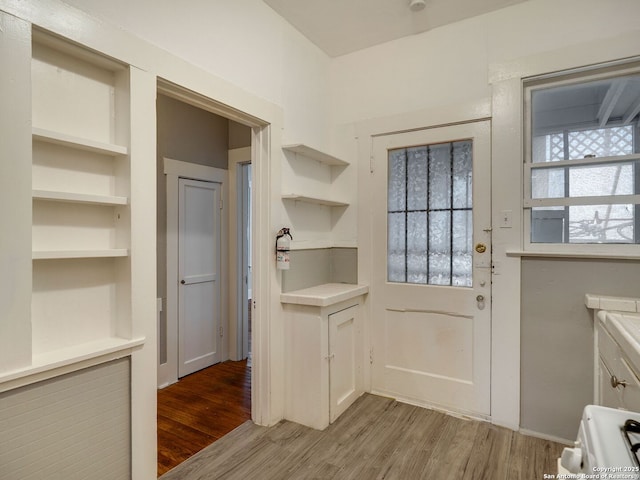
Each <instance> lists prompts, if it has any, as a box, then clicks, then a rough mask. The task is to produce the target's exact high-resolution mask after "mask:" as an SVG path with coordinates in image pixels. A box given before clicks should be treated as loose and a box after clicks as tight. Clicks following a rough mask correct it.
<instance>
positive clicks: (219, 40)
mask: <svg viewBox="0 0 640 480" xmlns="http://www.w3.org/2000/svg"><path fill="white" fill-rule="evenodd" d="M65 3H67V4H69V5H73V6H75V7H77V8H79V9H80V10H83V11H85V12H88V13H89V14H91V15H92V16H94V17H97V18H100V19H102V20H104V21H105V22H108V23H111V24H113V25H116V26H118V27H120V28H122V29H124V30H127V31H129V32H132V33H133V34H134V35H136V36H138V37H140V38H143V39H144V40H147V41H148V42H150V43H152V44H154V45H157V46H158V47H160V48H162V49H163V50H166V51H168V52H170V53H172V54H174V55H176V56H178V57H180V58H183V59H185V60H186V61H187V62H189V63H191V64H193V65H197V66H199V67H201V68H203V69H204V70H206V71H208V72H211V73H213V74H215V75H216V76H218V77H220V78H223V79H225V80H227V81H229V82H230V83H233V84H234V85H237V86H238V87H240V88H242V89H244V90H246V91H247V92H250V93H252V94H254V95H256V96H258V97H261V98H264V99H265V100H268V101H269V102H272V103H274V104H276V105H280V106H281V107H282V108H283V110H284V112H285V116H284V143H285V144H286V143H291V142H305V143H310V144H311V145H314V146H317V147H319V148H328V147H327V145H326V143H327V140H328V118H327V114H328V108H329V106H328V104H327V101H326V98H327V96H328V93H329V88H328V81H327V79H328V68H329V64H330V60H329V58H328V57H327V56H326V55H325V54H324V53H323V52H322V51H320V50H319V49H318V48H317V47H316V46H315V45H313V44H312V43H311V42H309V41H308V40H307V39H306V38H305V37H304V36H302V35H301V34H300V33H299V32H298V31H297V30H295V29H294V28H293V27H292V26H291V25H289V24H288V23H286V22H285V21H284V20H283V19H282V18H281V17H280V16H278V15H277V14H276V13H275V12H274V11H273V10H272V9H271V8H270V7H268V6H267V5H266V4H265V3H264V2H263V1H262V0H233V1H210V0H196V1H192V2H188V3H180V2H176V1H175V0H136V1H130V0H111V1H108V2H105V1H103V0H65Z"/></svg>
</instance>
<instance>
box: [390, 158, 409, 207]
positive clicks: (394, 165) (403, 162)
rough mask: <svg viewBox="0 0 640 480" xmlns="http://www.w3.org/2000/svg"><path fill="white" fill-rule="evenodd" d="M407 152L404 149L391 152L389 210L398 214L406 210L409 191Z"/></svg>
mask: <svg viewBox="0 0 640 480" xmlns="http://www.w3.org/2000/svg"><path fill="white" fill-rule="evenodd" d="M406 168H407V151H406V149H404V148H402V149H399V150H391V151H390V152H389V173H388V176H389V180H388V183H389V189H388V197H387V205H388V207H387V208H388V210H389V211H390V212H397V211H400V210H404V209H405V208H406V205H405V199H406V191H407V169H406Z"/></svg>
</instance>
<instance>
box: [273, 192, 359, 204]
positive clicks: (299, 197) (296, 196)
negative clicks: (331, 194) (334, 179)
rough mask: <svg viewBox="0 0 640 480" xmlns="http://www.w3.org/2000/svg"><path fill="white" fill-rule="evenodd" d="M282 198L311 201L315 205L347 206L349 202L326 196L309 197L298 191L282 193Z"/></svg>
mask: <svg viewBox="0 0 640 480" xmlns="http://www.w3.org/2000/svg"><path fill="white" fill-rule="evenodd" d="M282 199H283V200H293V201H296V202H305V203H312V204H315V205H325V206H328V207H348V206H349V204H348V203H345V202H340V201H336V200H329V199H327V198H317V197H309V196H307V195H300V194H298V193H290V194H287V195H282Z"/></svg>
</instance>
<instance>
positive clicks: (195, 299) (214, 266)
mask: <svg viewBox="0 0 640 480" xmlns="http://www.w3.org/2000/svg"><path fill="white" fill-rule="evenodd" d="M220 194H221V185H220V184H219V183H214V182H203V181H198V180H189V179H184V178H180V180H179V219H178V232H179V234H178V250H179V253H178V278H179V282H180V284H179V286H178V376H179V377H183V376H185V375H188V374H190V373H193V372H195V371H197V370H200V369H202V368H205V367H208V366H210V365H213V364H214V363H217V362H219V361H220V360H221V358H220V343H221V342H220V312H221V308H220V249H221V232H220V230H221V222H220V217H221V215H220Z"/></svg>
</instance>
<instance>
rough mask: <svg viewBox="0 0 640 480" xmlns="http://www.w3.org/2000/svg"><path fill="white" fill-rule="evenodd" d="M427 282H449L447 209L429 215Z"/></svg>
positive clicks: (449, 230)
mask: <svg viewBox="0 0 640 480" xmlns="http://www.w3.org/2000/svg"><path fill="white" fill-rule="evenodd" d="M429 284H431V285H450V284H451V215H450V212H448V211H444V212H431V214H430V215H429Z"/></svg>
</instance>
